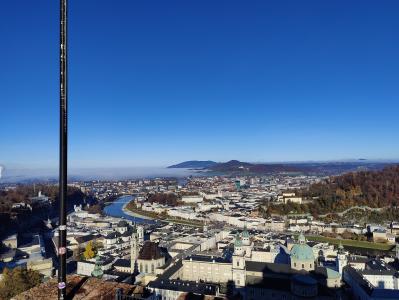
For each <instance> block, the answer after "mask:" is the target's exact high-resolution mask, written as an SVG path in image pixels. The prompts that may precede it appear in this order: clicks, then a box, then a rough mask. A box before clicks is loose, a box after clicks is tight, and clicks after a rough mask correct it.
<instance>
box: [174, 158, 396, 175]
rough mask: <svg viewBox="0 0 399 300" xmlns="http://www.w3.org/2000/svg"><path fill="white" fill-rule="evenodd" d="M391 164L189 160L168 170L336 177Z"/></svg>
mask: <svg viewBox="0 0 399 300" xmlns="http://www.w3.org/2000/svg"><path fill="white" fill-rule="evenodd" d="M391 164H393V163H389V162H372V161H366V160H358V161H342V162H340V161H337V162H301V163H249V162H241V161H239V160H230V161H228V162H219V163H218V162H215V161H211V160H206V161H199V160H190V161H185V162H182V163H179V164H175V165H172V166H169V167H168V168H187V169H197V170H203V171H208V172H217V173H228V174H272V173H303V174H319V175H336V174H342V173H345V172H351V171H360V170H380V169H382V168H384V167H385V166H387V165H391Z"/></svg>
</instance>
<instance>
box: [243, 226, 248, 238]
mask: <svg viewBox="0 0 399 300" xmlns="http://www.w3.org/2000/svg"><path fill="white" fill-rule="evenodd" d="M242 237H245V238H249V232H248V230H247V225H246V224H245V225H244V231H243V232H242Z"/></svg>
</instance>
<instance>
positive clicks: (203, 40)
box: [0, 1, 399, 168]
mask: <svg viewBox="0 0 399 300" xmlns="http://www.w3.org/2000/svg"><path fill="white" fill-rule="evenodd" d="M289 2H290V1H289ZM287 3H288V2H287ZM94 4H95V5H94ZM384 4H385V5H377V4H375V3H373V2H372V1H363V2H362V5H361V6H360V5H357V4H356V3H354V2H352V3H347V2H344V1H336V2H334V3H328V4H326V3H320V2H317V1H307V2H301V3H300V4H299V3H295V2H292V1H291V2H290V3H289V5H287V6H286V5H284V4H282V3H280V4H271V3H263V2H261V1H254V2H253V4H252V5H244V4H240V3H239V2H237V1H229V2H223V1H222V2H218V3H214V2H210V1H208V2H206V1H205V2H201V3H195V4H193V3H185V2H180V1H174V2H173V4H171V3H162V2H152V3H132V2H130V1H120V2H119V5H118V6H116V5H114V4H112V3H110V2H106V1H96V2H95V3H94V2H93V1H85V2H84V3H81V2H78V1H71V3H70V30H69V38H70V43H69V46H70V49H69V53H70V55H69V62H70V72H69V74H70V77H69V106H70V107H69V109H70V110H69V111H70V115H69V120H70V137H69V138H70V145H69V146H70V148H69V155H70V156H69V157H70V165H71V167H74V168H79V167H82V168H93V167H122V166H127V167H134V166H166V165H169V164H172V163H178V162H181V161H184V160H192V159H198V160H208V159H211V160H215V161H228V160H230V159H238V160H242V161H251V162H278V161H309V160H315V161H320V160H340V159H358V158H367V159H398V158H399V155H398V154H397V149H398V146H399V142H398V140H397V139H396V136H397V132H398V130H399V125H398V124H397V122H395V120H396V111H397V109H398V108H399V107H398V101H397V100H398V96H399V91H398V89H397V87H396V86H397V81H398V72H397V70H398V67H399V61H398V59H397V57H396V53H397V52H398V50H399V42H398V40H397V39H396V38H395V37H396V36H397V35H398V33H399V32H398V28H399V21H398V20H397V18H396V11H397V10H398V8H399V4H397V3H394V2H388V1H386V2H384ZM57 5H58V4H57V3H54V2H52V1H43V2H40V3H30V2H28V1H19V2H12V3H4V4H2V9H1V13H0V14H1V18H0V19H1V21H0V22H1V26H0V27H1V28H8V30H7V31H6V30H4V31H3V32H2V36H3V41H4V45H7V46H6V47H2V48H1V49H0V63H1V65H2V71H1V72H0V81H1V82H3V83H4V86H3V87H2V89H0V98H1V99H2V104H3V105H2V107H3V109H4V111H3V114H2V117H1V119H0V127H1V128H2V130H1V131H0V140H1V141H2V142H1V148H0V163H1V164H2V165H5V167H6V168H10V167H26V168H56V167H57V159H58V150H57V147H58V113H57V109H58V56H57V53H58V51H57V49H58V47H59V45H58V31H57V30H58V26H57V24H58V16H57V14H56V13H55V12H56V11H57ZM21 7H23V9H21ZM93 7H95V9H93ZM110 11H112V13H110ZM17 12H18V13H17ZM98 20H103V21H104V22H98ZM27 22H28V23H29V26H28V27H27V26H26V23H27ZM104 41H106V42H104Z"/></svg>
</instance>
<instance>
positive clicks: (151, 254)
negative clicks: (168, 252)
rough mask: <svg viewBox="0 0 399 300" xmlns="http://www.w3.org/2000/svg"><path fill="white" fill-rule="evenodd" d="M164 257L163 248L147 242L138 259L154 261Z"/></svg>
mask: <svg viewBox="0 0 399 300" xmlns="http://www.w3.org/2000/svg"><path fill="white" fill-rule="evenodd" d="M161 257H163V255H162V251H161V248H160V247H159V246H158V244H157V243H154V242H150V241H146V242H145V243H144V245H143V247H142V248H141V250H140V253H139V256H138V259H143V260H152V259H159V258H161Z"/></svg>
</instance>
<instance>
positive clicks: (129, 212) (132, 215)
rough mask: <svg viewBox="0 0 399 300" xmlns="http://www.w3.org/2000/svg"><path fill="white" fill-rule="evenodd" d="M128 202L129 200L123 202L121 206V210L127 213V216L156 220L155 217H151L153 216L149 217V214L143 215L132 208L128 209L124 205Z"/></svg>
mask: <svg viewBox="0 0 399 300" xmlns="http://www.w3.org/2000/svg"><path fill="white" fill-rule="evenodd" d="M129 203H130V202H128V203H125V204H124V205H123V207H122V211H123V212H124V213H125V214H127V215H129V216H131V217H135V218H140V219H144V220H156V218H153V217H150V216H145V215H143V214H140V213H138V212H137V211H132V210H130V209H128V208H127V207H126V206H127V205H128V204H129Z"/></svg>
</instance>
